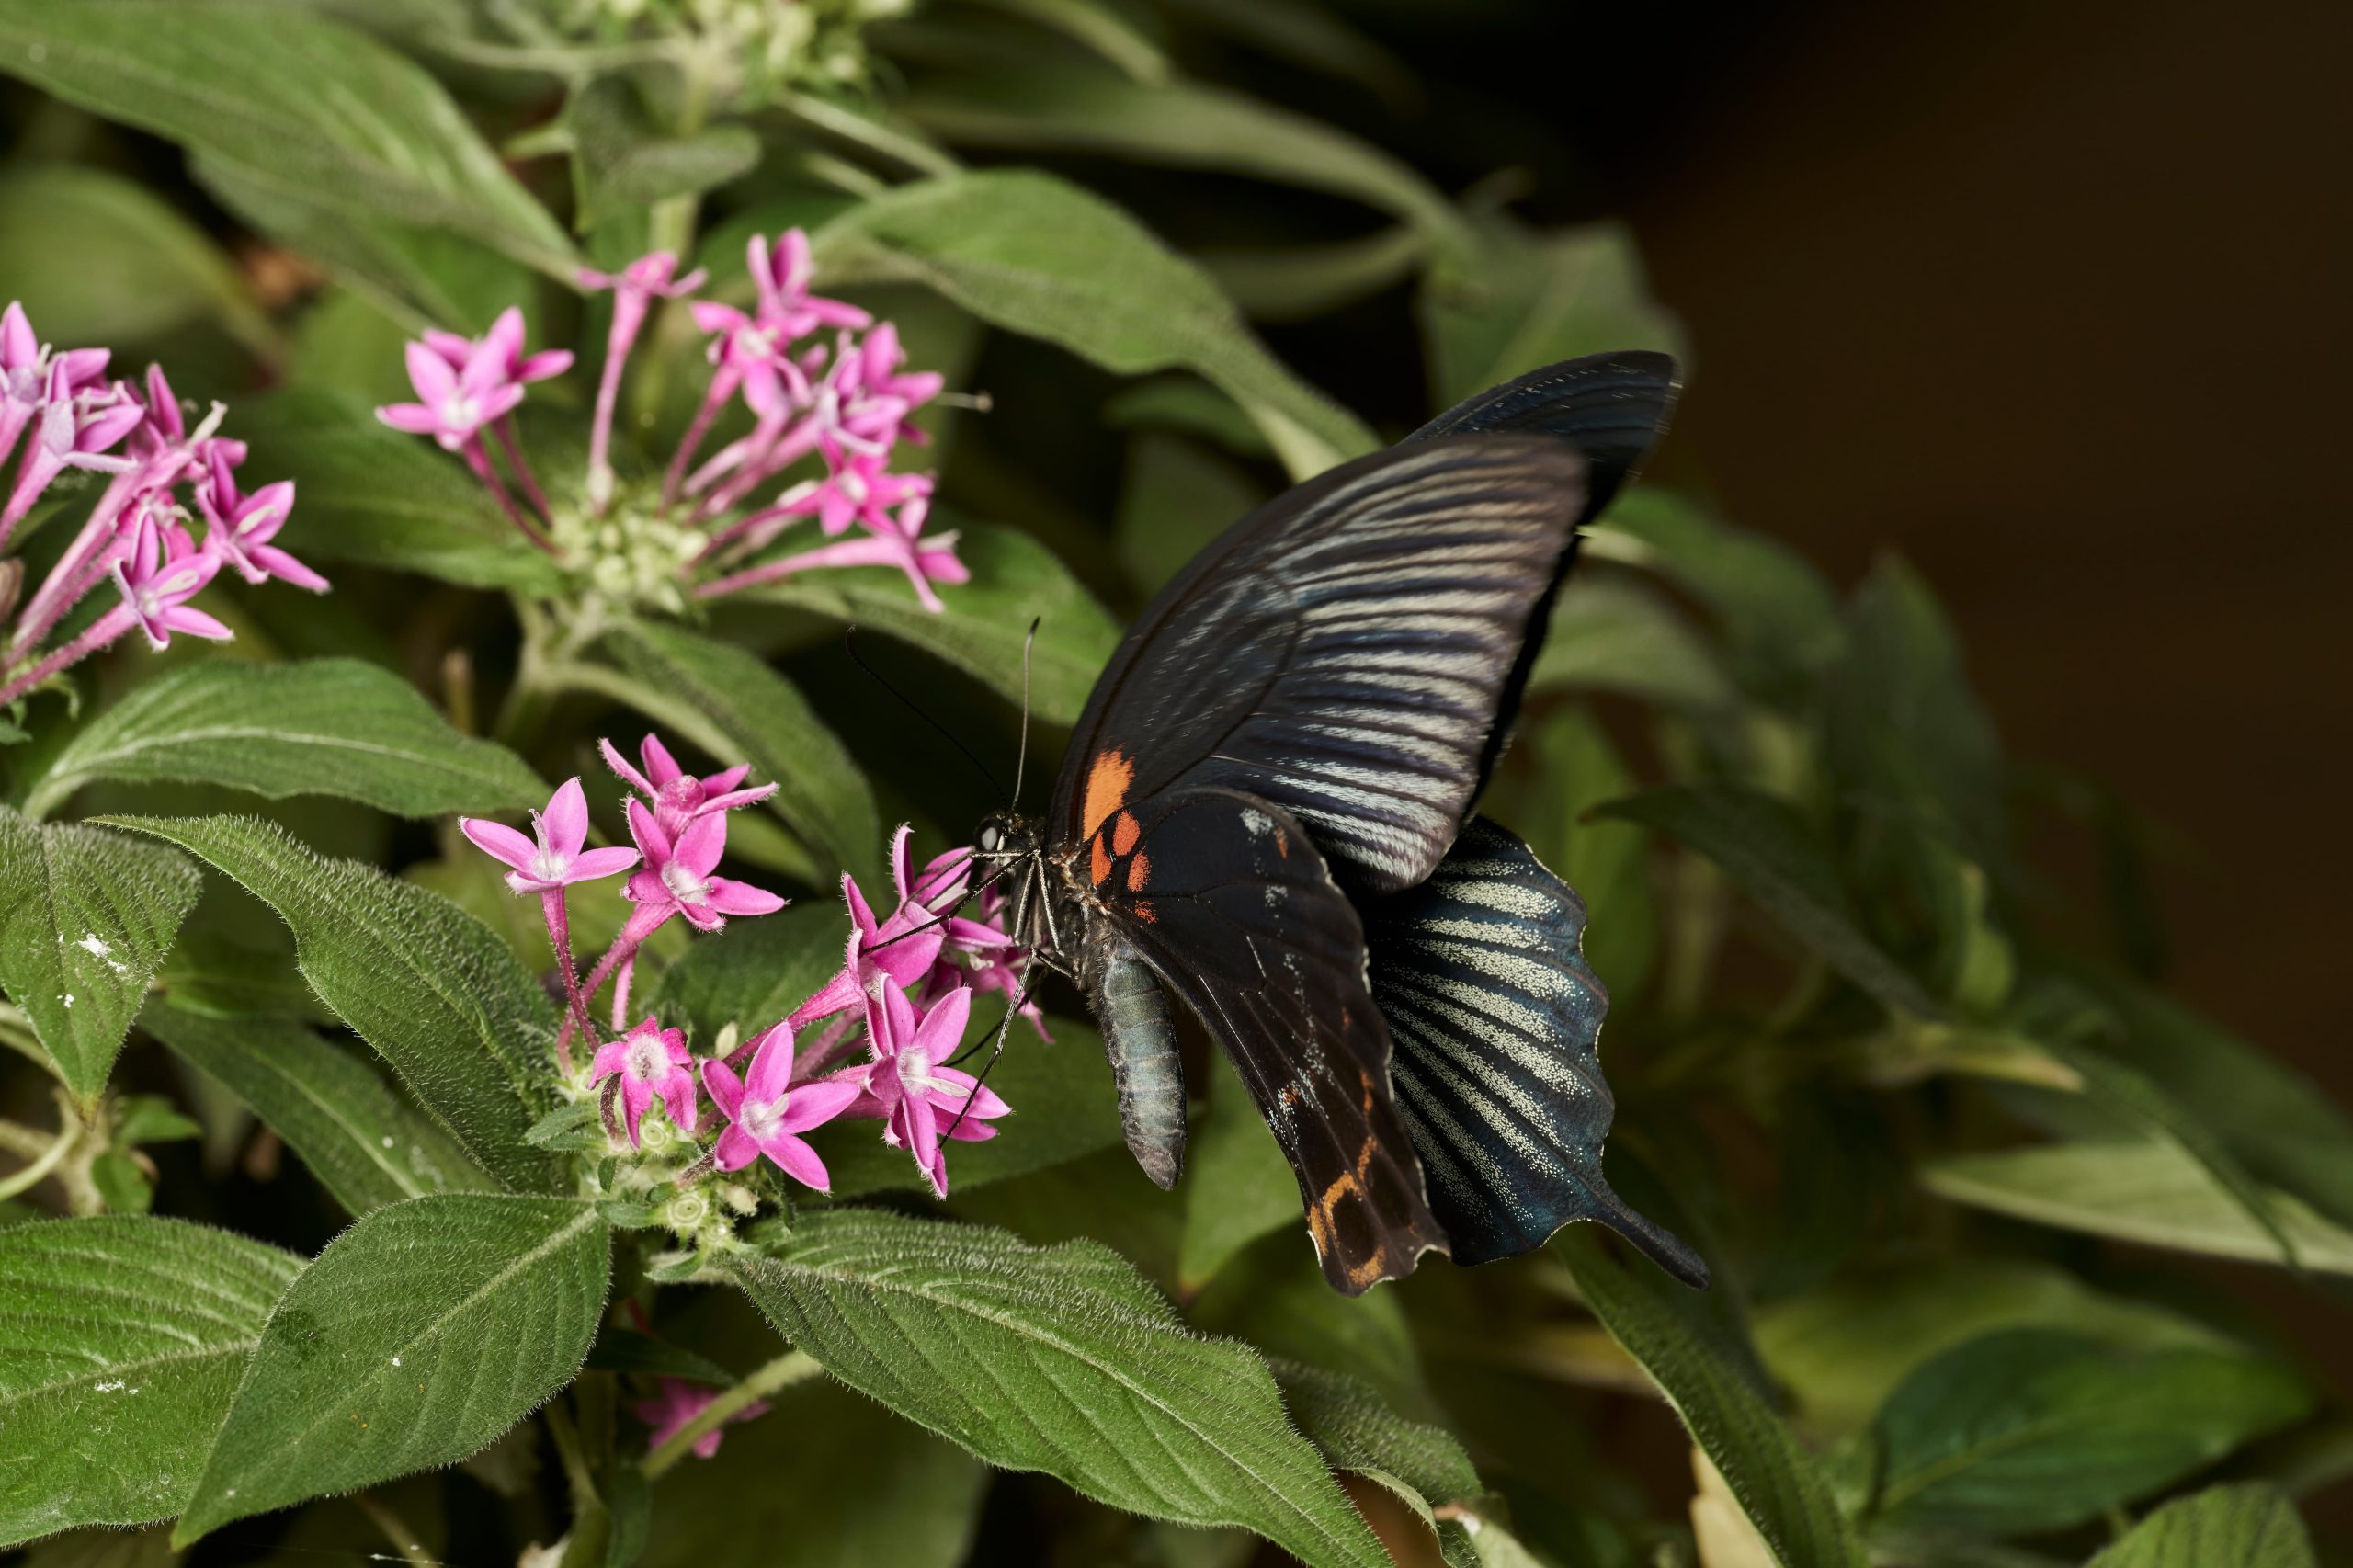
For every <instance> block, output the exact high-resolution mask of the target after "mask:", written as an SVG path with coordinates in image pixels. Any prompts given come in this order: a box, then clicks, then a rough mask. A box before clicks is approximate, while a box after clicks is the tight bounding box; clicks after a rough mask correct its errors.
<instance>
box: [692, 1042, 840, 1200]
mask: <svg viewBox="0 0 2353 1568" xmlns="http://www.w3.org/2000/svg"><path fill="white" fill-rule="evenodd" d="M702 1086H703V1087H704V1088H705V1089H706V1090H708V1091H709V1092H710V1102H711V1104H713V1105H715V1106H717V1107H718V1108H719V1113H720V1114H721V1115H722V1116H723V1117H725V1118H726V1119H727V1120H728V1128H727V1131H724V1132H722V1133H721V1134H720V1135H719V1142H718V1144H717V1146H716V1147H714V1148H713V1149H712V1151H711V1158H712V1160H713V1162H714V1163H715V1164H716V1165H718V1166H719V1168H720V1169H721V1170H722V1171H740V1170H742V1169H743V1168H744V1167H745V1165H750V1164H751V1163H752V1162H753V1161H754V1160H757V1159H760V1158H763V1157H765V1158H766V1159H767V1160H768V1161H769V1163H771V1164H772V1165H775V1166H776V1167H777V1169H779V1170H780V1171H782V1172H784V1173H785V1175H787V1176H790V1177H791V1178H792V1179H793V1180H795V1181H797V1182H799V1183H801V1186H803V1187H814V1188H815V1189H816V1190H818V1191H819V1192H824V1191H825V1190H827V1188H828V1187H831V1186H832V1178H831V1177H829V1176H827V1175H826V1174H825V1162H824V1161H823V1160H821V1159H819V1158H818V1157H817V1151H816V1150H814V1149H813V1148H811V1147H810V1146H809V1144H808V1142H807V1141H806V1140H805V1139H803V1138H802V1137H801V1134H802V1133H804V1132H807V1131H810V1130H811V1129H812V1128H814V1127H821V1126H823V1125H824V1124H825V1123H826V1122H828V1121H831V1120H833V1119H834V1118H835V1117H837V1116H839V1115H841V1114H842V1113H843V1112H844V1111H847V1109H849V1108H850V1106H851V1105H852V1104H853V1103H854V1102H856V1101H857V1099H858V1096H859V1094H860V1092H861V1091H860V1087H859V1085H858V1083H857V1082H855V1081H854V1080H851V1079H848V1078H819V1079H814V1080H812V1081H809V1082H806V1083H801V1084H795V1083H794V1082H793V1081H792V1026H791V1025H790V1024H789V1023H783V1024H776V1025H773V1026H771V1027H770V1028H768V1030H767V1032H766V1033H764V1034H762V1035H761V1036H760V1038H759V1040H757V1041H756V1042H755V1044H754V1047H753V1051H752V1062H751V1066H750V1067H749V1069H747V1070H746V1072H745V1074H744V1076H743V1077H742V1078H741V1079H740V1080H739V1079H738V1078H737V1077H736V1076H735V1071H734V1069H733V1068H732V1067H730V1066H728V1065H727V1063H726V1062H704V1063H703V1065H702Z"/></svg>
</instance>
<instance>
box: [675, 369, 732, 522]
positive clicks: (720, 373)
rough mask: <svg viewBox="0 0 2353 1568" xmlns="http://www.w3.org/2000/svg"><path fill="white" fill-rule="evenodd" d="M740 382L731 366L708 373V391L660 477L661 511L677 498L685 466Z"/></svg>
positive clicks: (716, 421) (684, 478)
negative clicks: (709, 375) (709, 374)
mask: <svg viewBox="0 0 2353 1568" xmlns="http://www.w3.org/2000/svg"><path fill="white" fill-rule="evenodd" d="M742 380H743V377H742V375H741V374H739V373H738V372H737V371H736V369H735V368H734V367H733V366H732V365H724V364H722V365H721V366H720V367H719V369H716V370H714V371H712V372H711V377H710V391H708V392H705V393H703V399H702V406H701V407H700V408H699V409H697V410H695V417H694V423H692V424H691V425H688V426H687V433H686V434H685V435H684V436H681V437H678V449H677V450H676V452H674V453H672V454H671V456H670V466H669V467H668V468H667V469H665V471H664V472H663V474H662V509H663V510H664V511H665V512H666V511H668V510H669V509H670V506H671V505H672V504H673V503H674V502H676V500H677V498H678V486H679V485H680V484H681V483H684V482H685V480H686V477H687V465H688V464H689V463H691V462H693V461H694V459H695V453H696V452H697V451H699V450H700V449H701V448H702V442H703V437H705V436H708V435H710V427H711V426H713V425H715V424H717V423H718V422H719V411H720V410H721V409H722V408H724V407H726V406H727V400H728V399H729V398H731V397H733V396H734V395H735V386H736V383H737V382H739V381H742Z"/></svg>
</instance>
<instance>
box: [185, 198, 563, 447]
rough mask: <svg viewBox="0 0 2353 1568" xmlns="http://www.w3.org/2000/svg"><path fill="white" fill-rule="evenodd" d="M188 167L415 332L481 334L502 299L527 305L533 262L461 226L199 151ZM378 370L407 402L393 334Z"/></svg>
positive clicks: (264, 229)
mask: <svg viewBox="0 0 2353 1568" xmlns="http://www.w3.org/2000/svg"><path fill="white" fill-rule="evenodd" d="M188 173H189V174H190V175H191V176H194V178H195V180H196V183H197V184H199V185H200V186H202V187H204V188H205V189H206V190H209V191H210V192H211V193H212V195H213V196H214V197H215V198H216V199H218V200H219V201H220V203H221V205H222V206H223V207H226V208H227V209H229V210H231V211H232V212H234V213H236V214H237V215H238V216H239V217H241V218H243V219H244V220H245V222H248V223H250V224H252V225H253V226H254V227H255V228H256V230H258V231H260V232H261V233H265V234H267V235H269V236H271V237H272V238H274V239H277V240H278V241H280V242H281V243H283V244H286V245H287V246H288V247H290V249H292V250H294V251H295V252H297V253H298V254H300V255H302V256H308V257H309V258H310V259H311V260H313V261H315V262H318V263H319V264H321V265H322V266H324V267H326V268H327V269H328V270H329V271H331V272H333V273H335V275H336V277H338V278H341V279H342V281H343V282H344V283H345V285H347V287H348V288H350V289H351V290H354V291H355V292H356V293H358V295H360V296H361V297H363V298H365V299H366V300H368V301H369V302H371V303H372V304H373V305H374V306H375V307H376V309H377V310H379V311H380V312H382V313H383V314H384V315H386V316H388V317H390V318H392V320H393V321H395V322H397V323H399V324H401V325H402V326H403V327H405V328H406V329H407V330H408V331H409V332H411V333H415V332H418V331H421V330H423V329H424V328H426V327H428V326H441V327H447V328H449V330H450V331H452V332H462V333H466V334H468V335H478V334H480V333H483V332H484V331H487V330H488V329H489V327H490V324H491V323H492V321H493V320H494V319H495V318H496V317H497V315H498V313H499V312H501V311H504V310H505V309H506V307H507V306H509V305H522V306H525V307H527V308H528V307H529V305H530V304H531V303H532V302H533V300H534V298H535V294H536V290H535V286H534V280H533V276H532V273H531V271H530V269H529V267H525V266H524V265H523V264H522V263H521V262H519V261H517V260H515V259H514V258H513V257H512V256H506V255H503V254H501V253H500V252H498V251H495V250H493V249H491V248H490V247H489V246H488V245H485V244H480V243H479V242H477V241H475V240H472V239H469V238H467V237H466V236H465V235H463V234H460V233H451V232H450V231H449V230H447V229H437V228H433V227H430V226H428V225H425V224H421V223H404V222H399V221H397V220H395V219H392V218H388V217H383V216H381V215H363V214H360V213H357V212H353V211H350V210H347V209H346V208H344V207H342V206H340V205H338V204H336V203H335V201H334V200H333V199H331V198H321V197H319V196H318V194H317V193H315V192H313V191H310V190H307V189H295V188H292V187H285V186H280V185H278V184H276V183H274V182H272V181H271V180H269V179H268V178H267V177H266V176H255V175H254V174H253V173H251V172H250V171H249V170H247V169H245V168H244V166H242V165H237V164H233V163H228V162H225V161H224V160H222V159H220V158H216V157H211V156H210V155H208V154H206V153H202V152H198V153H195V154H194V155H193V156H192V157H191V158H190V159H189V160H188ZM305 325H306V326H307V325H308V323H307V321H306V323H305ZM384 369H386V370H387V371H389V377H388V378H387V379H389V380H391V381H392V382H393V383H394V386H393V388H392V390H393V391H395V392H397V393H398V394H399V397H400V400H401V401H403V402H405V401H407V399H408V396H409V392H410V389H409V386H408V382H407V377H406V376H405V375H404V373H403V371H402V368H401V361H400V352H399V347H398V343H397V340H395V343H394V346H393V348H392V354H391V356H390V358H388V359H387V361H386V363H385V366H384Z"/></svg>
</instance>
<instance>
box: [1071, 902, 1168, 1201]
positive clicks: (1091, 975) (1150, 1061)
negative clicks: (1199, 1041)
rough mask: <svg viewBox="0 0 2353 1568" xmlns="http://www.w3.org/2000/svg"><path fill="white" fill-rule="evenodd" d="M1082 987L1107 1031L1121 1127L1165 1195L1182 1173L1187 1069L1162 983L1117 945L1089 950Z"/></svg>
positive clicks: (1108, 942)
mask: <svg viewBox="0 0 2353 1568" xmlns="http://www.w3.org/2000/svg"><path fill="white" fill-rule="evenodd" d="M1088 946H1089V949H1091V950H1090V951H1089V952H1087V953H1086V954H1085V955H1083V956H1082V959H1081V962H1080V966H1079V976H1078V979H1079V983H1080V985H1082V986H1083V987H1085V989H1086V995H1087V1000H1088V1001H1089V1002H1090V1003H1092V1004H1093V1005H1094V1007H1095V1016H1096V1017H1097V1019H1099V1020H1100V1021H1101V1022H1102V1025H1103V1052H1104V1054H1105V1055H1106V1056H1108V1057H1109V1058H1110V1059H1111V1082H1112V1084H1113V1085H1114V1086H1115V1087H1116V1088H1117V1089H1118V1090H1119V1095H1120V1125H1121V1126H1122V1127H1123V1128H1125V1129H1126V1131H1127V1136H1128V1150H1129V1152H1130V1153H1132V1154H1134V1155H1135V1157H1136V1164H1138V1165H1142V1167H1143V1174H1144V1175H1146V1176H1150V1177H1151V1178H1152V1179H1153V1181H1154V1183H1155V1184H1157V1185H1158V1186H1160V1187H1163V1188H1166V1187H1174V1186H1176V1178H1177V1177H1178V1176H1182V1175H1183V1174H1184V1172H1185V1064H1184V1062H1183V1061H1182V1060H1181V1059H1179V1057H1178V1056H1177V1054H1176V1019H1175V1017H1173V1016H1172V1015H1171V1013H1170V1011H1169V1006H1168V993H1167V991H1166V990H1165V989H1164V988H1163V987H1162V985H1161V983H1160V977H1159V976H1158V975H1156V974H1154V973H1153V971H1151V969H1150V968H1149V967H1147V966H1146V965H1145V964H1144V962H1143V960H1141V959H1139V958H1138V957H1137V956H1136V954H1135V950H1134V949H1131V948H1130V947H1128V946H1127V945H1126V944H1125V943H1123V942H1120V941H1119V940H1118V939H1117V938H1109V939H1098V940H1097V941H1094V942H1090V943H1089V944H1088Z"/></svg>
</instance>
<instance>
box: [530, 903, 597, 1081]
mask: <svg viewBox="0 0 2353 1568" xmlns="http://www.w3.org/2000/svg"><path fill="white" fill-rule="evenodd" d="M540 911H541V913H543V914H544V915H547V917H548V946H550V947H551V948H553V949H555V961H556V968H557V969H558V971H561V972H562V974H563V997H564V1003H565V1021H566V1022H567V1023H576V1024H578V1025H579V1026H580V1032H581V1033H582V1034H583V1035H584V1036H585V1035H589V1034H593V1033H594V1032H595V1031H594V1030H593V1029H591V1028H589V1027H588V1002H587V999H586V998H585V997H584V996H582V995H581V994H580V971H579V970H578V969H577V968H576V967H575V966H574V963H573V961H572V917H571V912H570V911H569V910H567V909H565V907H564V903H563V889H562V888H549V889H547V890H546V891H545V892H541V893H540ZM555 1064H556V1066H557V1067H558V1068H560V1069H562V1071H563V1075H564V1076H565V1077H567V1078H568V1077H570V1076H571V1075H572V1041H571V1039H570V1038H569V1037H568V1036H565V1035H562V1034H559V1035H557V1036H556V1041H555Z"/></svg>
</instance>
